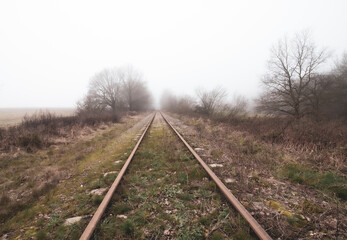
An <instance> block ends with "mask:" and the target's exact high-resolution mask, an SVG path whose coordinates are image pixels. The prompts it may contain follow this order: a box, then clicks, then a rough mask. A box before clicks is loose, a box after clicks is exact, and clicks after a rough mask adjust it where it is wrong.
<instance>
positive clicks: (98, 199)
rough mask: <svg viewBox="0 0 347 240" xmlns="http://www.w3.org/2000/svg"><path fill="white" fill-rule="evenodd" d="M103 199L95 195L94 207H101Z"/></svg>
mask: <svg viewBox="0 0 347 240" xmlns="http://www.w3.org/2000/svg"><path fill="white" fill-rule="evenodd" d="M102 199H103V197H102V196H99V195H95V196H94V197H93V204H94V205H100V203H101V202H102Z"/></svg>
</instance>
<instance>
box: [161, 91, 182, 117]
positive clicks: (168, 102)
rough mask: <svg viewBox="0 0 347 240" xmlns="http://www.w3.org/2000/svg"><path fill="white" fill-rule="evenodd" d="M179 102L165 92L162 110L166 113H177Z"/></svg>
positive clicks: (168, 92) (162, 99)
mask: <svg viewBox="0 0 347 240" xmlns="http://www.w3.org/2000/svg"><path fill="white" fill-rule="evenodd" d="M177 102H178V101H177V97H176V96H175V95H173V94H172V93H171V92H170V91H168V90H165V91H164V92H163V93H162V95H161V97H160V108H161V109H163V110H165V111H170V112H176V110H177Z"/></svg>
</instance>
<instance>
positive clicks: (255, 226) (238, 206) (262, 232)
mask: <svg viewBox="0 0 347 240" xmlns="http://www.w3.org/2000/svg"><path fill="white" fill-rule="evenodd" d="M160 114H161V116H162V117H163V119H164V120H165V122H166V123H167V124H168V125H169V126H170V127H171V129H172V130H173V131H174V132H175V133H176V135H177V136H178V137H179V138H180V139H181V140H182V142H183V143H184V145H186V147H187V148H188V149H189V151H190V152H191V153H192V154H193V155H194V157H195V158H196V159H197V160H198V162H199V163H200V165H201V166H202V167H203V168H204V169H205V171H206V172H207V173H208V175H209V176H210V177H211V178H212V180H213V181H214V182H215V183H216V184H217V186H218V187H219V189H220V190H221V191H222V193H223V194H224V196H225V197H226V198H227V199H228V201H229V202H230V203H231V204H232V205H233V206H234V208H235V209H236V210H237V211H238V212H239V213H240V214H241V215H242V217H243V218H244V219H245V220H246V221H247V222H248V223H249V225H250V226H251V228H252V229H253V231H254V232H255V234H257V236H258V237H259V238H260V239H261V240H271V239H272V238H271V237H270V236H269V234H267V232H266V231H265V230H264V229H263V228H262V226H260V225H259V223H258V222H257V221H256V220H255V219H254V218H253V217H252V215H251V214H250V213H249V212H248V211H247V210H246V209H245V207H244V206H243V205H242V204H241V203H240V202H239V201H238V200H237V199H236V197H235V196H234V195H233V194H232V193H231V192H230V191H229V189H228V188H227V187H226V186H225V185H224V183H223V182H222V181H221V180H220V179H219V178H218V177H217V176H216V174H215V173H214V172H213V171H212V170H211V169H210V168H209V167H208V165H207V164H206V163H205V162H204V161H203V160H202V159H201V157H200V156H199V155H198V154H197V153H196V152H195V151H194V149H193V148H192V147H191V146H190V145H189V144H188V143H187V142H186V140H184V138H183V137H182V136H181V134H180V133H179V132H178V131H177V130H176V129H175V128H174V127H173V126H172V124H171V123H170V122H169V121H168V120H167V119H166V118H165V117H164V114H163V113H161V112H160Z"/></svg>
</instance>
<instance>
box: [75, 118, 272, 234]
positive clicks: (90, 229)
mask: <svg viewBox="0 0 347 240" xmlns="http://www.w3.org/2000/svg"><path fill="white" fill-rule="evenodd" d="M156 116H158V117H162V118H163V120H164V121H165V123H167V125H168V126H169V127H170V128H171V129H172V131H173V132H174V133H175V134H176V135H177V137H178V138H179V139H180V140H181V141H182V142H183V144H184V145H185V146H186V147H187V149H188V150H189V151H190V153H191V154H192V155H193V156H194V158H195V159H196V160H197V161H198V162H199V164H200V165H201V166H202V167H203V169H204V170H205V171H206V173H207V174H208V176H209V177H210V179H211V180H213V182H214V183H215V184H216V185H217V186H218V188H219V190H220V191H221V192H222V193H223V195H224V196H225V198H226V199H227V200H228V202H229V203H230V204H231V205H232V206H233V207H234V208H235V209H236V210H237V212H238V213H239V214H240V215H241V216H242V217H243V218H244V219H245V220H246V222H247V223H248V224H249V226H250V227H251V228H252V230H253V232H254V233H255V234H256V235H257V237H258V238H259V239H262V240H265V239H266V240H269V239H272V238H271V237H270V236H269V235H268V234H267V233H266V231H265V230H264V229H263V228H262V227H261V226H260V225H259V223H258V222H257V221H256V220H255V219H254V218H253V217H252V215H251V214H250V213H249V212H248V211H247V210H246V209H245V208H244V207H243V205H242V204H241V203H240V202H239V201H238V200H237V199H236V197H235V196H234V195H233V194H232V193H231V192H230V190H229V189H228V188H227V187H226V186H225V185H224V184H223V182H222V181H221V180H220V179H219V178H218V177H217V176H216V175H215V174H214V172H213V171H212V170H211V169H210V168H209V167H208V165H207V164H206V163H205V162H204V161H203V160H202V159H201V157H200V156H199V155H198V154H197V153H196V152H195V151H194V149H193V148H192V147H191V146H190V145H189V144H188V143H187V141H185V139H184V138H183V137H182V135H181V134H180V133H179V132H178V131H177V130H176V129H175V128H174V127H173V125H172V124H171V123H170V122H169V121H168V119H167V118H166V117H165V115H164V114H163V113H161V112H160V113H154V114H153V116H152V117H151V118H150V120H149V121H148V123H147V124H146V126H145V129H144V131H143V133H142V135H141V137H140V138H139V140H138V142H137V144H136V145H135V147H134V149H133V150H132V152H131V153H130V155H129V157H128V159H127V160H126V162H125V164H124V166H123V167H122V169H121V171H120V172H119V174H118V176H117V178H116V179H115V181H114V182H113V184H112V186H111V187H110V189H109V191H108V192H107V194H106V195H105V197H104V198H103V201H102V202H101V204H100V205H99V207H98V209H97V210H96V212H95V214H94V215H93V217H92V219H91V220H90V222H89V224H88V225H87V227H86V228H85V230H84V232H83V234H82V235H81V237H80V239H81V240H88V239H90V238H91V237H92V236H93V232H94V231H95V229H96V227H97V224H98V223H99V222H100V219H101V218H102V216H103V214H104V212H105V210H106V208H107V206H108V205H109V203H110V201H111V198H112V196H113V195H114V193H115V191H116V189H117V187H118V186H119V184H120V182H121V180H122V178H123V176H124V174H125V172H126V171H127V169H128V167H129V165H130V163H131V161H132V159H133V158H134V155H135V153H136V151H137V149H138V148H139V146H140V144H141V142H142V141H143V139H144V137H145V135H146V133H147V131H148V129H149V128H150V126H151V125H152V123H153V121H154V119H155V117H156Z"/></svg>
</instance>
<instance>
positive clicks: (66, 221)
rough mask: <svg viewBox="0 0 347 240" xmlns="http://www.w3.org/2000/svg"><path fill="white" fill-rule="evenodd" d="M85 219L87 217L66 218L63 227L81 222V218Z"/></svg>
mask: <svg viewBox="0 0 347 240" xmlns="http://www.w3.org/2000/svg"><path fill="white" fill-rule="evenodd" d="M86 217H88V216H77V217H72V218H68V219H66V220H65V222H64V225H65V226H69V225H72V224H74V223H77V222H79V221H81V220H82V219H83V218H86Z"/></svg>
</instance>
